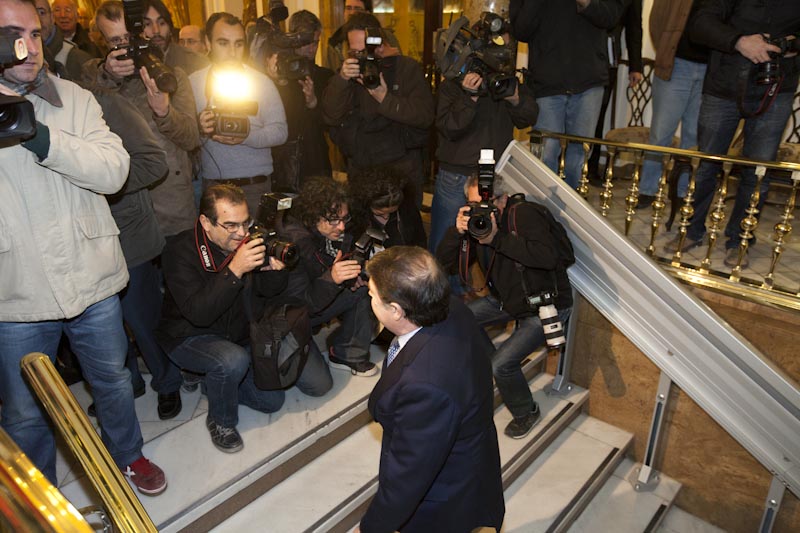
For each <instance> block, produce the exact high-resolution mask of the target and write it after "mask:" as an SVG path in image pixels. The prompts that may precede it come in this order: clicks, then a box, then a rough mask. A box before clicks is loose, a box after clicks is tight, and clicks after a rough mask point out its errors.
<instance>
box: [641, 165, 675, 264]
mask: <svg viewBox="0 0 800 533" xmlns="http://www.w3.org/2000/svg"><path fill="white" fill-rule="evenodd" d="M674 165H675V160H674V159H673V158H672V156H671V155H669V154H667V155H665V156H664V159H663V164H662V165H661V166H662V169H661V178H659V180H658V192H656V199H655V200H653V217H652V219H653V221H652V223H651V224H650V245H649V246H648V247H647V255H649V256H650V257H653V255H655V253H656V234H657V233H658V227H659V226H660V225H661V215H662V214H663V213H664V208H665V207H667V204H666V203H665V202H664V191H665V189H666V188H667V176H669V175H670V173H671V172H672V167H673V166H674Z"/></svg>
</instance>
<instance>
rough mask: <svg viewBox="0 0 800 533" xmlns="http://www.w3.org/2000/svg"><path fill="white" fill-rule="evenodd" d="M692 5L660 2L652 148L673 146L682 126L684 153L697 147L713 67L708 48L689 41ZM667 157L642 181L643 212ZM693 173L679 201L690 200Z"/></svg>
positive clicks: (653, 25) (683, 180) (654, 27)
mask: <svg viewBox="0 0 800 533" xmlns="http://www.w3.org/2000/svg"><path fill="white" fill-rule="evenodd" d="M691 5H692V0H680V1H675V0H656V1H655V2H654V3H653V11H652V12H651V13H650V35H651V37H652V39H653V42H654V43H655V46H656V60H655V67H654V69H653V74H654V77H653V119H652V121H651V123H650V139H649V141H648V143H649V144H654V145H656V146H671V145H672V137H673V136H674V135H675V132H676V131H677V129H678V125H679V124H680V127H681V144H680V148H683V149H686V150H695V149H696V147H697V119H698V116H699V114H700V101H701V99H702V92H703V79H704V78H705V75H706V65H707V63H708V48H706V47H705V46H701V45H698V44H696V43H694V42H692V41H691V40H689V34H688V31H686V22H687V21H688V20H689V17H690V15H689V13H690V9H689V8H690V7H691ZM661 170H662V158H661V157H660V156H658V155H656V154H649V155H648V156H646V158H645V160H644V165H643V166H642V178H641V181H640V182H639V203H638V206H637V207H639V208H645V207H649V206H650V205H651V204H652V203H653V200H655V196H656V193H657V192H658V181H659V179H660V178H661ZM688 186H689V173H688V172H687V171H683V172H681V174H680V176H679V178H678V197H679V198H683V197H685V196H686V189H687V188H688Z"/></svg>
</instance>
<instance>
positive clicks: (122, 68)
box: [103, 48, 136, 80]
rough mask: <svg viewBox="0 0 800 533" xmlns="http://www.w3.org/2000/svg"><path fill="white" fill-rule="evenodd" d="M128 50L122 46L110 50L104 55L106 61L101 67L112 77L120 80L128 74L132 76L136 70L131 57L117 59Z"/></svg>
mask: <svg viewBox="0 0 800 533" xmlns="http://www.w3.org/2000/svg"><path fill="white" fill-rule="evenodd" d="M127 53H128V51H127V50H126V49H124V48H120V49H119V50H111V51H110V52H109V53H108V55H107V56H106V61H105V63H104V64H103V69H105V71H106V72H108V73H109V74H110V75H111V77H112V78H114V79H117V80H121V79H123V78H126V77H128V76H132V75H133V74H134V73H135V72H136V66H135V65H134V64H133V59H122V60H120V59H118V58H119V57H120V56H124V55H125V54H127Z"/></svg>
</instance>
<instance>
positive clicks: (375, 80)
mask: <svg viewBox="0 0 800 533" xmlns="http://www.w3.org/2000/svg"><path fill="white" fill-rule="evenodd" d="M382 43H383V37H382V36H381V30H380V28H367V29H366V47H365V48H364V50H359V51H355V50H351V51H350V57H354V58H356V59H358V68H359V70H360V71H361V81H362V82H363V83H364V87H366V88H367V89H374V88H376V87H378V86H379V85H380V84H381V59H380V58H379V57H376V56H375V49H376V48H378V47H379V46H380V45H381V44H382Z"/></svg>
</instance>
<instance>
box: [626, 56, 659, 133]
mask: <svg viewBox="0 0 800 533" xmlns="http://www.w3.org/2000/svg"><path fill="white" fill-rule="evenodd" d="M623 62H624V63H627V61H623ZM642 63H643V70H644V72H642V81H640V82H639V83H638V84H637V85H636V86H635V87H628V88H627V90H626V91H625V96H626V97H627V99H628V106H629V107H630V110H631V116H630V119H629V120H628V127H631V126H644V112H645V110H646V109H647V106H648V105H650V100H652V99H653V66H654V62H653V60H652V59H644V60H643V61H642Z"/></svg>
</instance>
